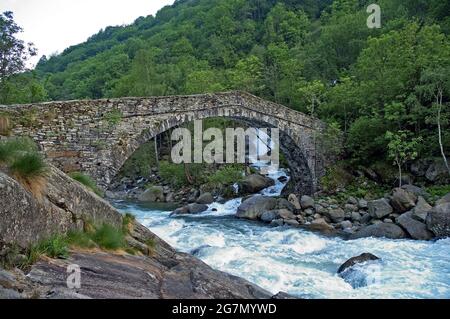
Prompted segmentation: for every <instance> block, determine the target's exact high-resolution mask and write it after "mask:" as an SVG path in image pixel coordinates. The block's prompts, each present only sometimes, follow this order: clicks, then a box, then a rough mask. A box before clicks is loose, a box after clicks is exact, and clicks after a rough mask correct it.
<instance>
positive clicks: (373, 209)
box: [367, 198, 393, 218]
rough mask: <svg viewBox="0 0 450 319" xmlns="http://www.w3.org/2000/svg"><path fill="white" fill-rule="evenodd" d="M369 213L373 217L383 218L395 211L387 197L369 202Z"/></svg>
mask: <svg viewBox="0 0 450 319" xmlns="http://www.w3.org/2000/svg"><path fill="white" fill-rule="evenodd" d="M367 206H368V208H369V214H370V216H371V217H373V218H383V217H384V216H387V215H389V214H391V213H392V212H393V209H392V206H391V205H389V202H388V200H387V199H385V198H382V199H377V200H373V201H370V202H368V204H367Z"/></svg>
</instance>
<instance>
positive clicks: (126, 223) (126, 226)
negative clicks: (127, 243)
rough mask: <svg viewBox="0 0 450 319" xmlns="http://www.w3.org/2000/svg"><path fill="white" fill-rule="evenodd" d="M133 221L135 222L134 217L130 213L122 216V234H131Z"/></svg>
mask: <svg viewBox="0 0 450 319" xmlns="http://www.w3.org/2000/svg"><path fill="white" fill-rule="evenodd" d="M135 220H136V217H135V216H134V215H133V214H131V213H126V214H125V215H124V216H123V220H122V224H123V226H122V231H123V233H124V234H129V233H131V231H132V228H133V224H134V221H135Z"/></svg>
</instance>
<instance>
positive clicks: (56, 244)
mask: <svg viewBox="0 0 450 319" xmlns="http://www.w3.org/2000/svg"><path fill="white" fill-rule="evenodd" d="M38 255H46V256H48V257H50V258H67V257H68V255H69V249H68V246H67V239H66V238H65V237H63V236H59V235H55V236H52V237H50V238H48V239H45V240H43V241H41V242H39V243H38V244H36V245H35V246H33V247H32V248H31V251H30V257H31V259H35V257H36V256H38Z"/></svg>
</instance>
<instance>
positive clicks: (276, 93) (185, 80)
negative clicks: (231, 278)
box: [0, 0, 450, 163]
mask: <svg viewBox="0 0 450 319" xmlns="http://www.w3.org/2000/svg"><path fill="white" fill-rule="evenodd" d="M372 2H373V0H370V1H362V0H359V1H358V0H335V1H332V0H317V1H315V0H283V1H276V0H178V1H175V3H174V5H172V6H169V7H165V8H163V9H162V10H160V11H159V12H158V14H157V15H156V16H155V17H153V16H148V17H141V18H138V19H137V20H136V21H135V22H134V23H133V24H132V25H129V26H125V27H108V28H106V29H105V30H102V31H101V32H99V33H98V34H96V35H94V36H92V37H91V38H90V39H89V40H88V41H87V42H85V43H83V44H80V45H77V46H73V47H70V48H68V49H67V50H65V51H64V52H63V53H62V54H60V55H57V56H52V57H48V58H46V57H43V58H42V59H41V60H40V62H39V64H38V65H37V67H36V69H35V71H33V72H28V73H25V74H20V75H18V76H14V77H11V78H10V79H9V80H8V83H7V85H4V88H3V89H2V93H1V100H0V103H3V104H9V103H24V102H34V101H41V100H67V99H84V98H89V99H94V98H102V97H122V96H153V95H171V94H192V93H204V92H216V91H227V90H235V89H236V90H244V91H249V92H251V93H253V94H256V95H258V96H261V97H263V98H266V99H269V100H273V101H276V102H279V103H282V104H284V105H286V106H289V107H292V108H294V109H297V110H300V111H303V112H307V113H309V114H312V115H314V116H318V117H320V118H322V119H323V120H325V121H327V122H328V123H330V124H332V127H333V128H335V129H340V130H342V131H343V132H344V133H345V138H346V149H345V151H346V155H347V157H348V158H350V159H352V161H353V162H356V163H358V162H363V163H367V162H369V161H376V160H378V159H385V158H387V157H388V156H389V155H390V157H391V159H393V160H394V159H395V153H396V152H397V153H399V148H398V147H397V148H396V143H397V144H398V143H400V144H401V145H407V146H408V143H409V144H410V145H409V146H414V149H415V150H414V152H407V153H415V152H416V151H417V152H418V154H417V155H420V156H442V152H443V151H444V152H447V153H448V152H449V151H450V148H449V146H450V131H449V129H448V127H449V125H448V120H449V117H450V111H449V105H448V102H449V97H450V79H449V74H450V41H449V37H448V36H449V33H450V17H449V12H450V2H449V1H441V0H431V1H427V0H417V1H413V0H408V1H405V0H379V1H376V2H377V4H379V5H380V7H381V10H382V12H381V17H382V27H381V28H380V29H369V28H368V27H367V25H366V20H367V17H368V16H369V14H368V13H366V8H367V6H368V5H369V4H370V3H372ZM80 23H82V21H80ZM55 27H57V26H55ZM438 124H440V126H441V132H442V138H441V144H442V147H440V145H439V138H438ZM387 131H391V132H393V134H392V135H388V136H386V132H387ZM411 143H412V144H411ZM397 146H398V145H397ZM445 147H446V149H445ZM412 155H416V154H412ZM417 155H416V156H417ZM406 157H408V156H406ZM413 157H415V156H413Z"/></svg>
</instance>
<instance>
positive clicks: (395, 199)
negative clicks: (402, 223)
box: [391, 188, 417, 213]
mask: <svg viewBox="0 0 450 319" xmlns="http://www.w3.org/2000/svg"><path fill="white" fill-rule="evenodd" d="M416 201H417V196H416V195H415V194H413V193H410V192H408V191H406V190H404V189H403V188H395V189H394V190H393V192H392V198H391V205H392V207H394V210H395V212H396V213H404V212H407V211H409V210H410V209H411V208H413V207H414V206H416Z"/></svg>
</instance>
